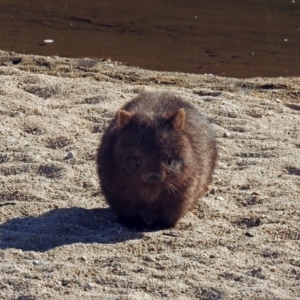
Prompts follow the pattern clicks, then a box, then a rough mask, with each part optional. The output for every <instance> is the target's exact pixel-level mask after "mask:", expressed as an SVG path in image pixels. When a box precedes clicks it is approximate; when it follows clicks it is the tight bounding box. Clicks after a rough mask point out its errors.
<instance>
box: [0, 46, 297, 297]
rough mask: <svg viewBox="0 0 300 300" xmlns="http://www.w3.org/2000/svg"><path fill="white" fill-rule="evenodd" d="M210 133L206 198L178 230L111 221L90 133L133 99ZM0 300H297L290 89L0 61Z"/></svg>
mask: <svg viewBox="0 0 300 300" xmlns="http://www.w3.org/2000/svg"><path fill="white" fill-rule="evenodd" d="M143 89H147V90H168V91H171V92H174V93H176V94H178V95H180V96H182V97H183V98H185V99H186V100H188V101H190V102H192V103H194V104H195V105H196V106H197V107H198V108H199V110H201V111H202V112H204V113H205V114H206V115H207V116H208V118H209V120H210V121H211V123H212V124H213V125H212V126H213V127H214V129H215V132H216V136H217V138H218V142H219V152H220V159H219V163H218V168H217V170H216V172H215V176H214V182H213V186H212V190H211V192H210V193H209V194H208V195H207V196H205V197H204V198H202V199H201V200H200V201H199V205H198V206H197V208H196V209H195V210H194V211H193V212H191V213H189V214H188V215H187V216H186V217H185V218H183V219H182V220H181V221H180V228H179V229H178V230H165V231H157V232H136V231H130V230H128V229H126V228H123V227H122V226H120V225H119V224H118V223H116V222H115V217H114V214H113V213H112V211H111V210H110V209H109V208H108V207H107V205H106V203H105V201H104V198H103V196H102V195H101V191H100V188H99V182H98V178H97V175H96V165H95V155H96V150H97V147H98V145H99V141H100V137H101V134H102V133H103V130H104V128H105V126H106V125H107V124H108V122H109V120H110V119H111V118H112V116H113V115H114V113H115V112H116V110H117V109H118V108H119V107H120V105H122V104H123V103H124V102H125V101H127V100H129V99H131V98H132V97H133V96H135V95H136V94H137V93H138V92H139V91H142V90H143ZM0 103H1V105H0V261H1V263H0V299H19V300H25V299H27V300H29V299H30V300H32V299H181V300H183V299H300V224H299V221H300V199H299V198H300V160H299V157H300V125H299V123H300V79H299V78H254V79H247V80H242V79H231V78H221V77H215V76H213V75H209V74H208V75H201V76H200V75H189V74H180V73H161V72H152V71H145V70H141V69H137V68H129V67H124V66H121V65H118V64H117V63H112V62H107V61H104V62H100V61H95V60H88V59H85V60H71V59H63V58H59V57H51V58H50V57H39V56H24V55H18V54H14V53H7V52H2V51H0Z"/></svg>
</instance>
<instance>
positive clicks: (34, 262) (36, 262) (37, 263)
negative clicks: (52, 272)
mask: <svg viewBox="0 0 300 300" xmlns="http://www.w3.org/2000/svg"><path fill="white" fill-rule="evenodd" d="M32 263H33V264H34V265H35V266H36V265H39V264H40V262H39V261H38V260H34V261H33V262H32Z"/></svg>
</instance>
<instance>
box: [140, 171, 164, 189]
mask: <svg viewBox="0 0 300 300" xmlns="http://www.w3.org/2000/svg"><path fill="white" fill-rule="evenodd" d="M164 177H165V176H163V175H162V174H159V173H147V174H143V175H142V180H143V182H144V183H146V184H147V185H149V186H151V187H155V186H156V185H158V184H160V183H162V182H163V181H164V179H165V178H164Z"/></svg>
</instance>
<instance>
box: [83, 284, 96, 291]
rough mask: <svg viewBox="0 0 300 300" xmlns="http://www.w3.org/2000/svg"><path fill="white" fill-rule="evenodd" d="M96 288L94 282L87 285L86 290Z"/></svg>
mask: <svg viewBox="0 0 300 300" xmlns="http://www.w3.org/2000/svg"><path fill="white" fill-rule="evenodd" d="M94 287H95V284H94V283H92V282H88V283H87V284H86V285H85V288H86V289H88V290H91V289H92V288H94Z"/></svg>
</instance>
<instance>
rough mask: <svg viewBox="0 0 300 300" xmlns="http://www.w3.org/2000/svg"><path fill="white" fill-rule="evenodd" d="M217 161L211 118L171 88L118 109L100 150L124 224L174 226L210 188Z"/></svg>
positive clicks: (106, 183)
mask: <svg viewBox="0 0 300 300" xmlns="http://www.w3.org/2000/svg"><path fill="white" fill-rule="evenodd" d="M216 160H217V147H216V140H215V138H214V135H213V133H212V131H211V129H210V127H209V124H208V122H207V120H206V118H205V117H204V116H203V115H202V114H200V112H198V110H197V109H196V108H195V107H194V106H192V105H191V104H190V103H188V102H186V101H184V100H182V99H181V98H179V97H176V96H174V95H172V94H169V93H150V92H148V93H142V94H140V95H139V96H137V97H136V98H134V99H133V100H131V101H129V102H128V103H127V104H125V105H124V106H123V107H122V108H121V109H120V110H119V111H118V113H117V114H116V116H115V118H114V119H113V120H112V122H111V123H110V125H109V126H108V128H107V130H106V131H105V133H104V135H103V137H102V142H101V145H100V147H99V150H98V156H97V163H98V174H99V177H100V181H101V187H102V191H103V193H104V195H105V197H106V200H107V202H108V204H109V205H110V206H111V208H112V209H113V210H114V211H115V213H116V214H117V216H118V219H119V221H120V222H121V223H123V224H124V225H127V226H138V227H140V226H144V224H145V218H144V216H143V215H144V212H146V213H148V214H150V215H151V216H152V218H153V222H152V224H151V226H152V227H159V228H171V227H174V226H175V225H176V223H177V221H178V220H179V219H180V218H181V217H182V216H184V215H185V214H186V212H187V211H188V210H190V209H191V208H192V207H193V205H194V204H195V203H196V202H197V200H198V199H199V197H201V196H203V195H204V194H205V192H206V191H207V190H208V185H209V184H210V182H211V179H212V174H213V171H214V168H215V164H216Z"/></svg>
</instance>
